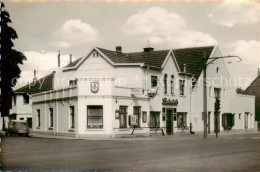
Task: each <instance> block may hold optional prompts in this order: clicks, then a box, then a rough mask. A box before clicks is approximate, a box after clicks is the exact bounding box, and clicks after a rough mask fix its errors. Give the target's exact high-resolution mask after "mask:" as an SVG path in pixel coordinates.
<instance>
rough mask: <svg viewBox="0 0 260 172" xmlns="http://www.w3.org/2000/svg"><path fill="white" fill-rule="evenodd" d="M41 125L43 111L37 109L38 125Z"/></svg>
mask: <svg viewBox="0 0 260 172" xmlns="http://www.w3.org/2000/svg"><path fill="white" fill-rule="evenodd" d="M40 126H41V111H40V109H37V127H40Z"/></svg>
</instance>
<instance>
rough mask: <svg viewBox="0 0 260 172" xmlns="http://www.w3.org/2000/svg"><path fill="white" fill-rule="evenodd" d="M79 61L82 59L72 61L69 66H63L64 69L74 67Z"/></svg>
mask: <svg viewBox="0 0 260 172" xmlns="http://www.w3.org/2000/svg"><path fill="white" fill-rule="evenodd" d="M81 59H82V57H80V58H78V59H76V60H74V61H73V62H71V63H70V64H68V65H67V66H65V67H64V68H66V67H74V66H76V65H77V64H78V62H79V61H80V60H81Z"/></svg>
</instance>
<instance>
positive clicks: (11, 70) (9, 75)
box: [0, 2, 26, 129]
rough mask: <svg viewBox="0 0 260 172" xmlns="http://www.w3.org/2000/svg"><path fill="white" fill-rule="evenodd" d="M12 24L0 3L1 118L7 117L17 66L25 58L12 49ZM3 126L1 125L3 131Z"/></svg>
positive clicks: (13, 33) (14, 35)
mask: <svg viewBox="0 0 260 172" xmlns="http://www.w3.org/2000/svg"><path fill="white" fill-rule="evenodd" d="M10 23H12V21H11V19H10V15H9V13H8V12H7V11H6V9H5V5H4V3H3V2H1V81H0V85H1V116H2V117H3V124H4V117H5V116H8V115H9V108H10V105H11V95H12V87H14V86H15V84H16V82H17V79H18V78H19V77H20V73H21V70H20V68H19V66H18V65H19V64H23V60H26V57H25V56H24V55H23V53H21V52H20V51H17V50H15V49H13V47H14V44H13V40H15V39H17V38H18V36H17V33H16V31H15V30H14V29H13V28H12V27H10V26H9V24H10ZM4 127H5V126H4V125H3V129H5V128H4Z"/></svg>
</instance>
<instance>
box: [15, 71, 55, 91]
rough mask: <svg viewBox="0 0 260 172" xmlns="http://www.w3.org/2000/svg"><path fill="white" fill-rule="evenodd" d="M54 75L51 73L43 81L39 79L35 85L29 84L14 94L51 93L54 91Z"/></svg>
mask: <svg viewBox="0 0 260 172" xmlns="http://www.w3.org/2000/svg"><path fill="white" fill-rule="evenodd" d="M53 78H54V73H51V74H49V75H47V76H45V77H43V78H41V79H38V80H37V81H36V82H35V83H33V82H32V83H30V84H27V85H25V86H23V87H21V88H19V89H17V90H15V91H14V93H29V94H35V93H40V92H44V91H49V90H52V89H53V82H52V80H53Z"/></svg>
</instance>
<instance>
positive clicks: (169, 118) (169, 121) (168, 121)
mask: <svg viewBox="0 0 260 172" xmlns="http://www.w3.org/2000/svg"><path fill="white" fill-rule="evenodd" d="M166 111H167V118H166V132H167V134H168V135H172V134H173V119H172V118H173V113H172V112H173V110H172V109H167V110H166Z"/></svg>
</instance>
